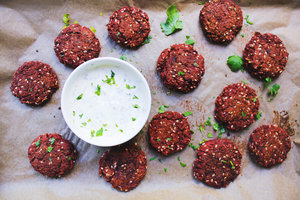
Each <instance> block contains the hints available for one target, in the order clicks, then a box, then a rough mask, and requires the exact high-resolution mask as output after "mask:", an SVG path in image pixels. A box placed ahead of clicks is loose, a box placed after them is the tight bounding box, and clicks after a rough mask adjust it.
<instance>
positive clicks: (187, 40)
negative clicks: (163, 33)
mask: <svg viewBox="0 0 300 200" xmlns="http://www.w3.org/2000/svg"><path fill="white" fill-rule="evenodd" d="M185 44H188V45H194V44H195V41H194V40H193V39H190V36H188V35H187V36H186V41H185Z"/></svg>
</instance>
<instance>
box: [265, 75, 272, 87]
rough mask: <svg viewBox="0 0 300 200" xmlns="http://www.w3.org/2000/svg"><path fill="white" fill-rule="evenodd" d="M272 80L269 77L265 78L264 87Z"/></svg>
mask: <svg viewBox="0 0 300 200" xmlns="http://www.w3.org/2000/svg"><path fill="white" fill-rule="evenodd" d="M271 82H272V79H270V78H269V77H268V78H266V79H265V87H269V85H270V83H271Z"/></svg>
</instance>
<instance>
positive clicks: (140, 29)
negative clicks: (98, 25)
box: [107, 6, 151, 48]
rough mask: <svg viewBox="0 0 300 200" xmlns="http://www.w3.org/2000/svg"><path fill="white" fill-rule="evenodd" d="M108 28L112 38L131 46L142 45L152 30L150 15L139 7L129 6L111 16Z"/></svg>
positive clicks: (121, 43) (123, 44)
mask: <svg viewBox="0 0 300 200" xmlns="http://www.w3.org/2000/svg"><path fill="white" fill-rule="evenodd" d="M107 29H108V34H109V36H110V37H111V39H113V40H114V41H115V42H116V43H118V44H120V45H122V46H125V47H130V48H134V47H137V46H140V45H141V44H142V43H143V42H144V41H145V40H146V39H147V37H148V34H149V32H150V30H151V28H150V23H149V17H148V15H147V14H146V13H145V12H144V11H142V10H141V9H139V8H135V7H127V6H125V7H123V8H121V9H119V10H117V11H115V12H114V13H113V14H112V16H110V19H109V23H108V24H107Z"/></svg>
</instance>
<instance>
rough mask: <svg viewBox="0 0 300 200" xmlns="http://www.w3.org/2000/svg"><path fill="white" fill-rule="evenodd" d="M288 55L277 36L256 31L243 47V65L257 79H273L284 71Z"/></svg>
mask: <svg viewBox="0 0 300 200" xmlns="http://www.w3.org/2000/svg"><path fill="white" fill-rule="evenodd" d="M288 56H289V53H288V52H287V50H286V48H285V46H284V45H283V43H282V41H281V40H280V39H279V37H277V36H276V35H273V34H271V33H265V34H261V33H259V32H256V33H255V34H254V36H253V37H252V38H251V40H250V41H249V42H248V44H247V45H246V47H245V49H244V53H243V57H244V66H245V68H246V69H247V71H249V73H251V74H252V75H253V76H255V77H256V78H258V79H261V80H265V79H266V78H271V79H274V78H276V77H278V76H279V75H280V74H281V73H282V72H283V71H284V69H285V66H286V63H287V60H288Z"/></svg>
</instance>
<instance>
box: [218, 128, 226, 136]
mask: <svg viewBox="0 0 300 200" xmlns="http://www.w3.org/2000/svg"><path fill="white" fill-rule="evenodd" d="M220 127H221V128H220V133H219V135H218V138H220V139H221V138H222V134H223V133H225V128H224V127H222V126H220Z"/></svg>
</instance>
